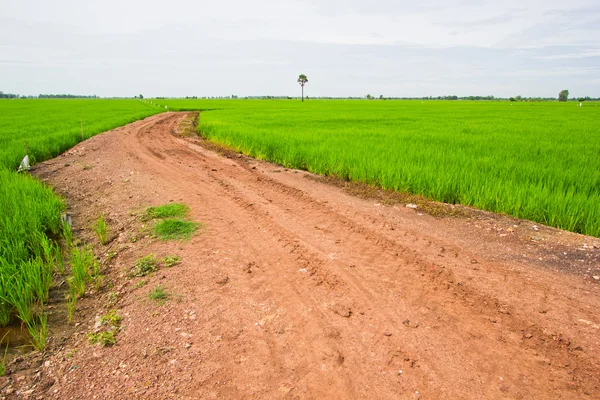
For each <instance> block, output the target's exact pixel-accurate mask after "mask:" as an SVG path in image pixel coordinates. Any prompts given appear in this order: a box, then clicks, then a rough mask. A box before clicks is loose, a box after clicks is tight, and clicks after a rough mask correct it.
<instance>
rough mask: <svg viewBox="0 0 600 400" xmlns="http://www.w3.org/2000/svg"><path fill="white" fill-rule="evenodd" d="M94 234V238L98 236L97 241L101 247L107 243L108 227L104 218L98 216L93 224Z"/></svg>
mask: <svg viewBox="0 0 600 400" xmlns="http://www.w3.org/2000/svg"><path fill="white" fill-rule="evenodd" d="M94 232H96V236H98V240H99V241H100V244H101V245H103V246H104V245H105V244H106V243H108V226H107V225H106V220H105V219H104V216H102V215H101V216H99V217H98V219H96V222H95V223H94Z"/></svg>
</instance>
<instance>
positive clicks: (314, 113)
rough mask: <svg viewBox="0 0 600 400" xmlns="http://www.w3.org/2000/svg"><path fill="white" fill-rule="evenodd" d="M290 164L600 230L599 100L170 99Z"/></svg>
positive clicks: (247, 149)
mask: <svg viewBox="0 0 600 400" xmlns="http://www.w3.org/2000/svg"><path fill="white" fill-rule="evenodd" d="M162 102H163V103H164V104H168V105H169V108H170V109H175V110H177V109H186V110H194V109H196V110H198V109H200V110H205V111H203V112H202V113H201V114H200V121H199V131H200V133H201V134H202V135H203V136H204V137H205V138H207V139H209V140H211V141H214V142H218V143H221V144H224V145H226V146H228V147H230V148H233V149H235V150H238V151H241V152H243V153H246V154H249V155H251V156H253V157H256V158H259V159H265V160H270V161H273V162H276V163H278V164H281V165H283V166H284V167H288V168H297V169H304V170H308V171H310V172H314V173H317V174H321V175H327V176H335V177H339V178H342V179H345V180H352V181H360V182H364V183H367V184H370V185H374V186H378V187H382V188H384V189H392V190H395V191H399V192H406V193H411V194H416V195H423V196H425V197H427V198H430V199H434V200H438V201H442V202H446V203H452V204H463V205H467V206H473V207H476V208H479V209H483V210H488V211H493V212H498V213H505V214H509V215H513V216H515V217H518V218H525V219H529V220H532V221H536V222H539V223H543V224H546V225H550V226H554V227H558V228H562V229H566V230H570V231H573V232H578V233H584V234H587V235H593V236H596V237H600V207H598V204H600V173H599V171H600V157H598V154H600V130H598V128H597V126H598V124H597V121H598V120H600V103H596V102H586V103H585V104H584V106H583V107H577V105H578V104H575V103H574V102H566V103H558V102H537V103H529V102H516V103H510V102H507V101H360V100H358V101H343V100H338V101H332V100H327V101H326V102H324V101H320V100H319V101H317V100H311V101H308V102H305V103H301V102H299V101H285V100H283V101H282V100H274V101H265V100H227V101H202V100H162Z"/></svg>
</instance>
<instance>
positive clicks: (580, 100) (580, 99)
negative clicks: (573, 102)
mask: <svg viewBox="0 0 600 400" xmlns="http://www.w3.org/2000/svg"><path fill="white" fill-rule="evenodd" d="M577 101H578V102H580V103H583V102H584V101H585V97H580V98H578V99H577Z"/></svg>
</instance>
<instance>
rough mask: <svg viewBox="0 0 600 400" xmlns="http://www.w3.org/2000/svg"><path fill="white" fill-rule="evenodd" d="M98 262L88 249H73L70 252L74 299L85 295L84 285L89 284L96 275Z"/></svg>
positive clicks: (71, 284)
mask: <svg viewBox="0 0 600 400" xmlns="http://www.w3.org/2000/svg"><path fill="white" fill-rule="evenodd" d="M98 268H99V267H98V262H97V261H96V259H95V257H94V253H93V252H92V250H90V249H89V248H88V247H82V248H78V247H75V248H73V250H72V251H71V280H70V282H71V283H70V284H69V285H70V286H69V287H71V286H73V288H74V291H75V296H76V297H78V298H79V297H82V296H83V295H84V293H85V284H86V283H87V282H90V281H91V280H92V278H93V277H94V276H95V274H97V270H98Z"/></svg>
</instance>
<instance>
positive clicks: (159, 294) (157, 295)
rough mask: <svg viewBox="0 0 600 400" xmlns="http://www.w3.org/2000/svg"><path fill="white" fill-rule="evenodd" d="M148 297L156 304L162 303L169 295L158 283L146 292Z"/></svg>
mask: <svg viewBox="0 0 600 400" xmlns="http://www.w3.org/2000/svg"><path fill="white" fill-rule="evenodd" d="M148 297H149V298H150V300H154V301H155V302H157V303H158V304H163V303H165V302H166V301H168V300H169V298H170V297H171V295H170V294H169V292H168V291H167V290H166V289H165V288H164V287H163V286H162V285H158V286H156V287H155V288H154V289H152V290H151V291H150V293H148Z"/></svg>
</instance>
